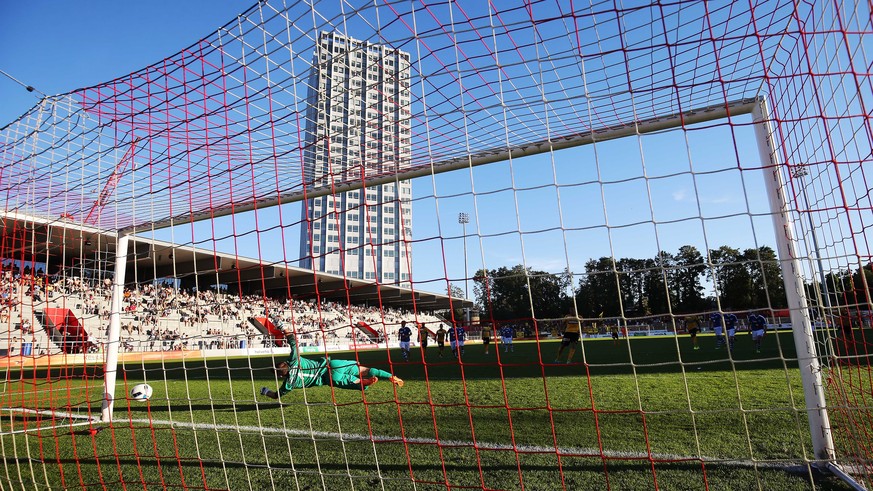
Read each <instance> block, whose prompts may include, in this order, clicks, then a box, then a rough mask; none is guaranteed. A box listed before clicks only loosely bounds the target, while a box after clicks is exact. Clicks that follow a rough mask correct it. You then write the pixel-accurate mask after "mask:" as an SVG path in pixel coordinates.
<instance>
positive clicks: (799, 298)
mask: <svg viewBox="0 0 873 491" xmlns="http://www.w3.org/2000/svg"><path fill="white" fill-rule="evenodd" d="M752 117H753V121H754V125H755V140H756V142H757V144H758V152H759V154H760V156H761V164H762V169H763V173H764V176H763V179H764V182H765V184H766V188H767V196H768V198H769V202H770V210H771V214H772V217H773V228H774V230H775V231H776V244H777V247H778V252H779V258H780V262H781V264H782V275H783V281H784V282H785V293H786V297H787V300H788V308H789V311H790V313H791V326H792V327H791V330H792V333H793V336H794V345H795V348H796V350H797V362H798V364H799V365H800V375H801V379H802V380H803V396H804V401H806V413H807V417H808V419H809V431H810V434H811V436H812V446H813V453H814V455H815V457H816V458H817V459H819V462H817V465H820V466H825V467H827V466H829V465H832V464H835V463H836V454H835V453H834V441H833V437H832V436H831V424H830V420H829V418H828V411H827V401H826V400H825V389H824V385H823V384H822V377H821V372H822V364H821V360H820V355H819V353H818V350H817V348H816V340H815V336H814V335H813V328H812V322H811V321H810V318H809V302H807V299H806V288H805V282H804V277H803V273H802V268H801V263H800V254H799V251H798V248H797V238H796V236H795V233H794V225H793V223H792V221H791V218H790V216H789V209H788V202H787V200H786V199H785V190H786V186H785V182H784V179H783V177H782V176H783V174H782V173H783V172H784V168H783V166H782V165H781V164H780V160H779V153H778V148H777V145H776V140H775V138H774V137H773V131H774V130H773V128H772V126H771V124H770V121H771V120H770V112H769V110H768V108H767V99H766V98H764V97H760V98H758V100H757V101H756V104H755V105H754V107H753V109H752Z"/></svg>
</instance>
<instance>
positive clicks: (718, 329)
mask: <svg viewBox="0 0 873 491" xmlns="http://www.w3.org/2000/svg"><path fill="white" fill-rule="evenodd" d="M709 322H710V323H711V324H712V330H713V332H715V349H721V347H722V345H723V344H724V325H723V323H722V322H723V321H722V317H721V312H713V313H712V314H711V315H710V316H709Z"/></svg>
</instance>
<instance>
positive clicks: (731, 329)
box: [724, 314, 740, 351]
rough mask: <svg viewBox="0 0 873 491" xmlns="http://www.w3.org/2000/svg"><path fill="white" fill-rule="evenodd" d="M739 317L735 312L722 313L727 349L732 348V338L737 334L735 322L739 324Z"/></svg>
mask: <svg viewBox="0 0 873 491" xmlns="http://www.w3.org/2000/svg"><path fill="white" fill-rule="evenodd" d="M739 322H740V321H739V319H737V316H736V315H735V314H725V315H724V327H725V329H726V330H727V337H728V349H730V350H731V351H733V350H734V339H736V336H737V324H739Z"/></svg>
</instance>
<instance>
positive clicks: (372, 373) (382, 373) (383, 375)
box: [370, 368, 392, 380]
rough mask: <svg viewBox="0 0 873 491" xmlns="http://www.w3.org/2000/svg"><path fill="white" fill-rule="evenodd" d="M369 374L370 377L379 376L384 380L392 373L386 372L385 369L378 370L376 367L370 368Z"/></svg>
mask: <svg viewBox="0 0 873 491" xmlns="http://www.w3.org/2000/svg"><path fill="white" fill-rule="evenodd" d="M370 376H371V377H379V378H383V379H385V380H388V379H389V378H391V376H392V375H391V373H390V372H386V371H385V370H379V369H378V368H371V369H370Z"/></svg>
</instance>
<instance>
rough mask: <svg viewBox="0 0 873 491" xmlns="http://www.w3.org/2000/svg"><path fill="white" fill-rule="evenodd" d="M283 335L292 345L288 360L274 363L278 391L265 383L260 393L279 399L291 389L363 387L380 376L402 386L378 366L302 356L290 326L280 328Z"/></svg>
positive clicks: (395, 377) (401, 383)
mask: <svg viewBox="0 0 873 491" xmlns="http://www.w3.org/2000/svg"><path fill="white" fill-rule="evenodd" d="M283 332H284V333H285V339H286V341H287V343H288V345H289V346H291V355H290V356H289V357H288V359H287V360H285V361H282V362H280V363H279V364H278V365H276V374H277V375H278V377H281V378H282V380H281V381H280V383H279V391H278V392H276V391H273V390H270V389H268V388H267V387H263V388H261V395H263V396H267V397H269V398H271V399H278V398H279V397H281V396H284V395H285V394H287V393H289V392H291V390H293V389H300V388H303V387H314V386H318V385H330V386H332V387H336V388H338V389H351V390H366V389H367V387H369V386H371V385H373V384H375V383H376V382H378V381H379V378H385V379H387V380H390V381H391V383H393V384H394V385H396V386H397V387H403V380H402V379H401V378H400V377H397V376H395V375H392V374H390V373H389V372H386V371H384V370H379V369H378V368H367V367H362V366H361V365H359V364H358V362H356V361H354V360H329V359H327V358H324V357H322V358H317V359H314V360H310V359H308V358H301V357H300V356H299V354H298V353H297V342H296V341H295V339H294V334H293V333H292V332H291V331H290V330H285V331H283Z"/></svg>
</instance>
